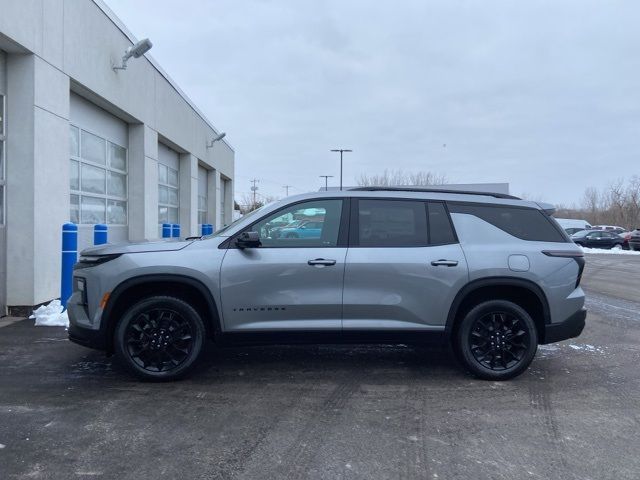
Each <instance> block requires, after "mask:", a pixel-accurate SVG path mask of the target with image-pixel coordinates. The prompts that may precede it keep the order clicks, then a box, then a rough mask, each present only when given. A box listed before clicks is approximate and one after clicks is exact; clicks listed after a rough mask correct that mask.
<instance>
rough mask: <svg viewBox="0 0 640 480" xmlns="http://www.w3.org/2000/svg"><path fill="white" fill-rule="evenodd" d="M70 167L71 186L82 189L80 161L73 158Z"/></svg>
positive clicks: (73, 188)
mask: <svg viewBox="0 0 640 480" xmlns="http://www.w3.org/2000/svg"><path fill="white" fill-rule="evenodd" d="M69 167H70V168H69V186H70V187H71V190H80V167H79V165H78V162H76V161H75V160H71V161H70V163H69Z"/></svg>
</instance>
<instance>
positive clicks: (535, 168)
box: [106, 0, 640, 203]
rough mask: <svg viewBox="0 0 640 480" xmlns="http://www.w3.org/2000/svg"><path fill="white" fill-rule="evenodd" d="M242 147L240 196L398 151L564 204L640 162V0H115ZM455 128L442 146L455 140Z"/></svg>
mask: <svg viewBox="0 0 640 480" xmlns="http://www.w3.org/2000/svg"><path fill="white" fill-rule="evenodd" d="M106 1H107V3H108V5H109V6H110V7H111V8H112V9H113V11H114V12H115V13H116V14H117V15H118V16H119V17H120V18H121V19H122V20H123V21H124V23H125V24H126V25H127V26H128V27H129V29H130V30H131V31H132V32H133V34H134V35H135V36H137V37H138V38H143V37H149V38H150V39H151V40H152V41H153V43H154V46H153V50H152V51H151V52H150V53H151V55H152V56H153V57H155V59H156V60H158V61H159V63H160V64H161V65H162V67H163V68H164V69H165V70H166V71H167V72H168V74H169V75H170V76H171V77H172V78H173V79H174V80H175V81H176V82H177V83H178V85H180V87H181V88H182V89H183V90H184V91H185V92H186V93H187V95H188V96H189V97H190V98H191V99H192V100H193V101H194V102H195V104H196V105H198V107H199V108H200V109H201V110H202V111H203V112H204V113H205V114H206V115H207V117H208V118H209V119H210V120H211V122H212V123H213V124H214V125H215V126H216V127H217V128H218V129H219V130H222V131H226V132H227V136H228V137H227V138H228V140H229V142H230V143H231V145H233V147H234V148H235V151H236V187H235V188H236V198H240V197H242V195H243V193H245V192H248V191H249V187H250V184H249V180H250V179H251V178H254V177H255V178H258V179H260V180H261V183H260V184H259V187H260V190H259V191H260V193H262V194H264V195H274V196H283V195H284V189H283V188H282V185H286V184H288V185H292V186H293V187H292V188H291V189H290V194H293V193H300V192H304V191H309V190H317V189H318V188H319V187H320V186H321V185H322V184H323V183H322V182H323V180H321V179H320V178H318V176H319V175H335V178H333V179H330V180H331V181H332V182H333V184H337V181H338V175H339V161H338V158H337V157H336V155H337V154H335V153H330V152H329V149H331V148H338V147H343V148H352V149H353V150H354V153H351V154H346V155H348V156H345V171H344V182H345V184H355V180H356V177H357V176H359V175H360V174H361V173H363V172H370V173H381V172H383V171H384V170H385V169H386V168H388V169H394V168H402V169H404V170H406V171H412V172H417V171H421V170H424V171H432V172H434V173H438V174H445V175H446V176H447V177H448V178H449V180H450V181H452V182H460V183H471V182H509V183H510V184H511V192H512V193H515V194H527V195H528V196H530V197H533V198H536V199H538V198H539V199H544V200H546V201H549V202H552V203H571V202H574V201H579V200H580V199H581V197H582V193H583V191H584V189H585V187H588V186H597V187H603V186H605V185H607V184H608V183H609V182H611V181H614V180H616V179H618V178H622V177H629V176H631V175H633V174H640V27H639V20H640V2H635V1H626V2H615V1H609V2H601V1H594V2H590V1H584V0H576V1H563V2H558V1H556V0H554V1H549V2H544V1H529V2H524V1H518V2H513V1H500V2H498V1H494V2H491V1H474V2H471V1H452V0H443V1H438V2H436V1H424V0H413V1H395V2H372V1H365V0H362V1H355V0H354V1H351V0H350V1H346V0H337V1H319V0H314V1H311V0H310V1H299V0H289V1H285V0H282V1H250V0H247V1H240V0H220V1H212V0H182V1H180V2H176V1H172V0H162V1H160V0H136V1H131V0H106ZM445 145H446V146H445Z"/></svg>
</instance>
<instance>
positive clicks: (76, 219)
mask: <svg viewBox="0 0 640 480" xmlns="http://www.w3.org/2000/svg"><path fill="white" fill-rule="evenodd" d="M70 198H71V211H70V212H69V220H70V221H71V222H72V223H80V197H79V196H78V195H71V197H70Z"/></svg>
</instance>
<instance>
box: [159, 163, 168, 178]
mask: <svg viewBox="0 0 640 480" xmlns="http://www.w3.org/2000/svg"><path fill="white" fill-rule="evenodd" d="M158 183H167V167H166V166H165V165H162V164H161V163H159V164H158Z"/></svg>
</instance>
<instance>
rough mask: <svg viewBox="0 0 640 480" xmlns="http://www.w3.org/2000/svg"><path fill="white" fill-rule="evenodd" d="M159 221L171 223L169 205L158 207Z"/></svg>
mask: <svg viewBox="0 0 640 480" xmlns="http://www.w3.org/2000/svg"><path fill="white" fill-rule="evenodd" d="M158 222H159V223H169V207H158Z"/></svg>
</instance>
